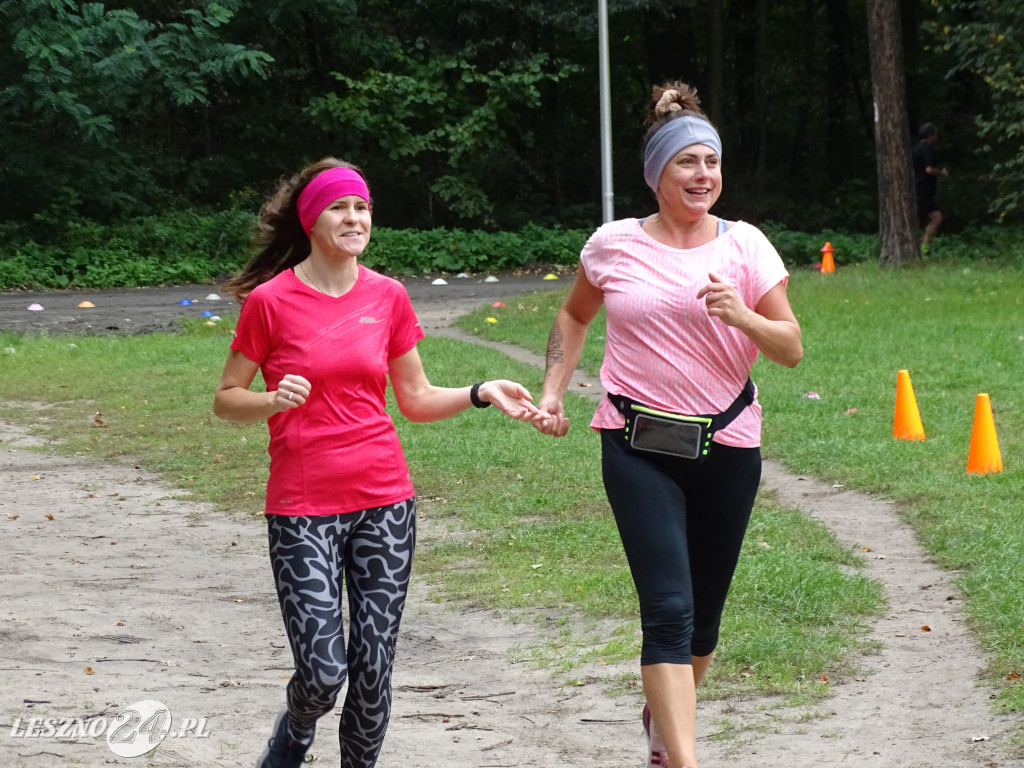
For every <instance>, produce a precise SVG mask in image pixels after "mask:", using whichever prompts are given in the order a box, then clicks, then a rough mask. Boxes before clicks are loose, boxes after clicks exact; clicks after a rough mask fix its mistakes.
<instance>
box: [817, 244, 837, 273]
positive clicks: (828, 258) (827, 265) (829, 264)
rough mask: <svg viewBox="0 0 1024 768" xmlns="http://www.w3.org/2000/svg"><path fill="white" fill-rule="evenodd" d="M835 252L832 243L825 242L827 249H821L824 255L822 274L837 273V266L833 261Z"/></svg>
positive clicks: (822, 258)
mask: <svg viewBox="0 0 1024 768" xmlns="http://www.w3.org/2000/svg"><path fill="white" fill-rule="evenodd" d="M833 250H835V249H834V248H832V243H830V242H827V241H826V242H825V247H824V248H822V249H821V252H822V253H823V254H824V255H823V256H822V257H821V273H822V274H825V273H826V272H835V271H836V264H835V262H834V261H833V260H832V252H833Z"/></svg>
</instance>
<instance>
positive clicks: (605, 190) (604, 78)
mask: <svg viewBox="0 0 1024 768" xmlns="http://www.w3.org/2000/svg"><path fill="white" fill-rule="evenodd" d="M597 37H598V47H599V57H598V58H599V69H600V71H601V78H600V82H601V213H602V214H603V216H604V222H605V223H606V224H607V223H608V222H609V221H612V220H613V219H614V218H615V212H614V194H613V192H612V116H611V115H612V111H611V86H610V84H609V75H608V58H609V57H608V0H597Z"/></svg>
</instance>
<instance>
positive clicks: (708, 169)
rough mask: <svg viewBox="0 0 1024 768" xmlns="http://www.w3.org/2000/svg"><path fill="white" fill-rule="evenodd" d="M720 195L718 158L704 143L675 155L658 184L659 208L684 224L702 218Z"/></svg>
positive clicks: (720, 166) (719, 162)
mask: <svg viewBox="0 0 1024 768" xmlns="http://www.w3.org/2000/svg"><path fill="white" fill-rule="evenodd" d="M721 194H722V163H721V159H720V158H719V157H718V153H717V152H716V151H715V150H713V149H712V148H711V147H709V146H706V145H704V144H691V145H690V146H688V147H684V148H683V149H681V150H680V151H679V152H677V153H676V154H675V156H674V157H673V158H672V159H671V160H670V161H669V163H668V165H666V166H665V170H664V171H663V172H662V174H661V181H660V182H659V183H658V201H659V203H660V204H661V209H662V210H663V211H665V213H667V214H670V215H672V216H674V217H677V218H680V219H681V220H683V221H695V220H697V219H699V218H700V217H701V216H703V215H705V214H706V213H707V212H708V211H709V210H711V206H713V205H714V204H715V202H716V201H717V200H718V196H719V195H721Z"/></svg>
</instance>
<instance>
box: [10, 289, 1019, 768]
mask: <svg viewBox="0 0 1024 768" xmlns="http://www.w3.org/2000/svg"><path fill="white" fill-rule="evenodd" d="M535 279H536V278H535V277H533V278H529V279H527V280H523V281H521V282H519V283H515V284H514V285H513V283H514V281H511V280H509V281H507V282H505V283H504V285H494V284H491V285H487V286H486V287H484V286H482V285H473V286H470V285H465V286H456V287H451V286H449V287H441V288H440V289H439V290H437V291H433V292H432V291H429V290H427V289H426V287H425V286H426V283H425V282H424V281H420V282H423V285H421V284H420V283H416V284H413V285H410V293H411V294H412V295H413V298H414V303H415V304H416V307H417V311H418V312H419V314H420V316H421V320H422V321H423V325H424V327H425V328H426V329H427V331H428V333H435V334H444V335H453V336H456V337H459V336H460V334H458V332H456V331H454V330H452V329H450V328H448V323H449V321H450V320H451V318H452V317H454V316H456V315H457V314H459V313H461V312H462V311H465V310H466V309H467V308H468V307H469V306H472V305H474V304H478V303H480V302H481V300H486V299H490V298H493V297H498V296H501V295H503V292H504V293H507V294H511V293H516V292H521V291H522V290H531V289H532V288H531V287H530V285H531V284H532V283H531V281H534V280H535ZM537 287H544V288H547V287H550V284H537ZM449 288H450V289H451V290H449ZM168 290H169V293H168V298H170V297H173V295H175V294H176V293H177V292H180V291H181V289H168ZM459 291H461V292H462V293H461V294H460V293H459ZM196 292H197V293H198V291H196ZM467 293H470V294H472V295H469V296H467V295H463V294H467ZM203 295H206V294H203ZM67 296H68V295H64V297H63V298H64V299H67ZM23 298H24V295H15V296H14V297H13V298H12V296H11V295H5V296H2V297H0V328H5V327H10V325H9V324H7V323H6V322H5V314H4V313H5V311H10V312H11V313H12V314H14V309H15V308H16V307H15V304H17V303H18V302H19V301H20V300H21V299H23ZM58 298H60V297H50V298H49V299H48V301H50V302H51V306H56V305H55V304H53V302H54V301H56V300H57V299H58ZM72 298H79V297H77V296H76V297H72ZM199 298H200V299H201V298H202V296H200V297H199ZM67 300H68V301H70V299H67ZM115 301H116V299H115ZM74 303H77V302H74ZM151 303H152V302H151ZM5 306H7V307H8V309H7V310H5ZM161 306H164V307H165V306H166V305H163V304H161ZM120 309H122V310H125V311H127V310H128V308H126V307H120ZM22 311H24V310H23V309H22ZM172 311H173V312H178V311H179V310H177V309H174V310H172ZM165 312H166V309H165ZM67 314H68V316H69V317H70V316H73V315H74V314H75V313H74V311H72V310H71V309H69V310H68V312H67ZM128 314H131V313H130V312H128V313H127V314H126V315H125V316H126V319H127V317H128ZM51 317H52V316H51ZM67 322H68V323H81V322H82V321H81V320H80V319H79V320H74V319H72V320H69V321H67ZM89 322H93V321H92V320H90V321H89ZM97 322H105V321H104V320H101V319H100V320H97ZM106 322H110V323H111V324H113V323H112V322H111V321H109V320H107V321H106ZM122 322H123V321H122ZM161 322H164V320H161V319H159V318H156V319H151V320H150V319H133V320H132V323H133V325H132V327H133V328H135V329H138V328H139V327H140V326H141V325H144V324H146V323H151V324H156V325H153V329H156V327H157V326H158V325H159V324H160V323H161ZM58 325H59V324H58ZM59 329H60V330H67V329H68V328H66V327H65V328H59ZM54 330H58V328H56V327H55V328H54ZM494 346H497V347H498V348H500V349H502V351H505V352H507V353H511V354H512V355H513V356H514V357H517V358H519V359H522V360H525V361H527V362H532V363H537V362H538V358H537V356H534V355H530V354H528V353H525V352H523V351H521V350H515V349H512V348H510V347H508V346H507V345H500V344H499V345H494ZM584 381H585V383H589V384H591V385H595V384H597V382H593V381H589V380H584ZM598 387H599V384H597V386H591V387H586V388H581V391H582V390H585V392H586V393H587V394H588V395H597V396H599V395H600V392H599V389H598ZM35 416H36V415H35V414H33V413H32V412H26V417H25V419H24V421H23V423H21V424H0V440H2V442H0V489H2V491H0V524H3V525H4V526H5V533H6V536H5V544H6V547H5V557H3V558H2V559H0V574H2V579H0V615H2V616H3V619H4V621H3V623H2V624H0V672H2V674H3V680H4V684H3V685H2V686H0V767H2V768H7V767H8V766H10V767H12V768H14V767H16V766H29V767H32V768H34V767H35V766H66V765H75V766H107V765H152V766H157V767H159V766H177V767H179V768H192V767H197V768H198V767H199V766H248V765H252V764H253V762H254V761H255V758H256V756H257V755H258V754H259V752H260V750H261V749H262V745H263V742H264V739H265V738H266V735H267V730H268V728H269V724H270V721H271V720H272V717H273V714H274V713H275V712H276V711H277V710H278V709H279V708H280V706H281V704H282V700H283V699H282V691H283V687H284V678H286V676H287V675H288V674H289V671H290V658H289V655H288V653H287V651H286V648H285V646H284V642H283V633H282V631H281V627H280V616H279V613H278V609H277V605H276V600H275V597H274V595H273V591H272V589H271V586H270V584H271V582H270V574H269V567H268V564H267V558H266V554H265V538H264V529H263V527H262V526H261V525H260V524H258V523H254V522H253V521H251V520H234V519H231V518H230V517H229V516H228V515H226V514H225V513H223V512H222V511H220V510H218V509H215V508H212V507H210V506H209V505H205V504H199V503H195V502H191V501H188V500H187V499H186V500H181V499H175V498H172V494H173V493H174V492H172V491H169V490H168V489H166V488H163V487H161V486H160V484H159V483H158V481H157V478H155V477H152V476H150V475H147V474H145V473H143V472H140V471H137V470H133V469H131V468H129V467H122V466H111V465H105V464H100V463H96V462H93V461H91V460H89V459H85V458H81V457H69V456H63V455H60V454H58V453H56V452H54V451H52V450H51V449H50V448H48V447H47V446H46V445H44V444H41V443H40V442H39V440H38V439H36V438H33V437H31V436H29V435H28V433H27V430H26V429H25V427H24V426H23V424H24V425H28V424H31V423H32V421H33V419H34V418H35ZM765 487H766V488H769V489H774V490H775V492H777V493H778V495H779V499H780V500H781V501H782V502H783V503H785V504H788V505H792V506H796V507H799V508H801V509H804V510H805V511H807V512H808V513H810V514H812V515H814V516H815V517H817V518H819V519H821V520H822V521H824V522H825V523H826V524H827V525H829V526H830V527H831V528H832V529H833V530H835V531H836V533H837V535H838V536H839V537H840V538H841V539H842V540H843V541H844V542H845V543H847V544H848V545H849V546H851V547H856V548H858V549H859V548H861V547H868V548H869V549H870V550H871V551H870V552H868V553H866V554H865V557H866V558H868V559H867V573H868V575H869V576H871V577H873V578H877V579H879V580H880V581H881V582H882V583H883V584H884V585H885V588H886V591H887V594H888V597H889V606H888V611H887V613H886V615H885V617H883V618H882V619H881V620H880V621H879V622H878V623H877V625H876V627H875V628H874V635H875V638H876V639H877V640H878V641H879V643H880V652H879V654H878V655H877V656H872V657H869V658H866V659H865V660H864V667H865V673H864V675H863V676H862V677H860V678H858V679H856V680H848V681H845V680H844V681H838V683H837V684H836V686H835V692H834V695H833V696H832V698H830V699H828V700H827V701H825V702H821V703H819V704H818V705H817V706H814V707H810V708H806V709H805V708H786V707H781V706H779V705H778V702H772V701H765V700H762V699H756V698H751V699H748V700H741V701H730V702H726V703H716V702H711V703H708V704H706V705H702V706H701V713H700V733H701V744H702V746H701V755H702V762H701V764H702V766H704V768H725V766H748V765H749V766H755V765H756V766H769V767H774V766H778V767H779V768H782V767H783V766H785V767H786V768H791V767H792V766H808V767H810V766H815V767H817V766H831V765H836V766H840V765H842V766H880V767H884V768H916V767H917V766H921V768H924V767H925V766H928V767H929V768H932V767H933V766H934V767H935V768H938V767H940V766H957V767H960V766H979V767H980V766H993V765H998V766H1019V765H1024V762H1022V761H1021V759H1020V757H1019V754H1018V756H1017V757H1013V756H1012V753H1011V751H1010V746H1009V744H1008V741H1007V737H1008V733H1009V730H1010V728H1011V727H1013V726H1014V725H1019V721H1013V720H1011V719H1009V718H997V717H994V716H993V715H992V714H991V712H990V709H989V703H990V702H989V698H990V695H991V692H990V691H989V690H988V689H986V688H983V687H979V685H978V683H977V680H978V673H979V670H980V668H981V665H982V661H981V655H980V652H979V649H978V648H977V647H976V645H975V644H974V642H973V641H972V640H971V638H970V636H969V635H968V633H967V632H966V629H965V627H964V624H963V620H962V614H961V604H960V601H959V599H958V597H957V595H956V590H955V589H954V588H953V587H952V586H951V584H950V575H949V574H948V573H944V572H942V571H939V570H938V569H936V568H935V567H934V566H933V565H931V564H930V563H929V562H928V560H927V558H926V557H925V555H924V554H923V552H922V551H921V550H920V548H919V547H917V545H916V543H915V542H914V539H913V536H912V534H911V533H910V531H909V529H907V528H906V527H905V526H903V525H902V524H901V522H900V521H899V519H898V516H897V514H896V512H895V510H894V509H893V507H892V505H890V504H887V503H886V502H885V501H884V500H880V499H874V498H870V497H865V496H863V495H859V494H854V493H850V492H846V491H843V490H842V489H836V488H831V487H828V486H825V485H822V484H821V483H818V482H816V481H814V480H811V479H803V478H796V477H792V476H790V475H787V474H786V473H785V472H783V471H782V470H781V469H780V468H779V467H778V466H776V465H774V464H768V465H767V467H766V477H765ZM421 511H422V513H423V518H424V522H423V526H422V531H423V533H424V534H425V535H424V537H423V539H422V541H423V542H424V545H426V546H429V539H430V537H431V535H433V530H434V529H433V527H432V522H431V510H430V507H429V504H425V505H424V506H423V508H422V510H421ZM409 604H410V607H409V609H408V611H407V614H406V619H405V622H404V624H403V636H402V640H401V643H400V646H399V661H398V665H397V668H396V675H395V709H394V716H393V720H392V726H391V729H390V731H389V734H388V739H387V742H386V744H385V751H384V754H383V756H382V758H381V760H380V763H379V765H380V768H398V766H406V765H423V766H439V767H440V766H445V767H446V768H499V767H500V768H506V767H507V768H513V767H516V768H534V767H536V768H570V767H571V768H577V767H578V768H584V767H586V768H590V767H591V766H609V767H611V766H616V767H621V766H627V767H634V768H635V767H636V766H640V765H642V764H643V739H642V735H641V730H640V724H639V716H638V715H639V698H638V697H635V696H627V697H623V698H618V699H611V698H608V697H607V696H606V695H604V693H603V692H602V690H601V686H600V685H599V684H597V682H596V681H597V680H598V679H599V678H600V677H602V676H605V675H614V674H615V673H617V672H620V671H624V670H628V671H633V668H632V665H629V666H627V667H625V668H623V669H614V668H609V667H601V668H600V669H583V670H580V671H579V672H578V673H577V674H576V677H577V678H580V679H581V681H582V682H584V683H585V684H583V685H576V684H568V685H567V684H563V683H560V682H559V681H556V680H553V679H552V678H551V676H550V674H549V673H548V672H546V671H544V670H537V669H533V668H531V667H530V666H528V665H527V664H523V663H515V662H514V661H512V660H511V659H512V658H513V657H514V655H513V654H512V651H513V650H514V649H515V648H517V647H524V648H525V647H529V646H530V645H531V644H532V643H535V642H540V641H542V640H543V638H544V633H543V630H542V629H541V628H539V627H538V626H536V625H534V624H533V623H531V622H518V623H517V622H515V621H514V617H512V616H508V615H501V614H499V613H498V612H478V613H469V614H463V613H457V612H454V611H450V610H447V609H446V608H445V607H444V606H439V605H437V604H435V603H432V602H429V601H428V600H427V599H426V588H425V586H424V585H423V584H421V583H416V584H415V585H414V588H413V591H412V594H411V596H410V601H409ZM925 625H927V626H929V627H930V628H931V631H930V632H923V631H922V629H921V627H922V626H925ZM144 700H156V701H159V702H160V703H162V704H163V705H165V706H166V707H167V708H168V709H169V711H170V713H171V716H172V721H171V734H170V735H169V736H168V737H167V738H166V739H165V740H163V742H162V744H161V746H160V747H159V748H158V749H157V751H156V753H155V755H154V756H153V757H150V758H146V757H140V758H129V757H119V756H117V755H116V754H114V752H112V751H111V749H109V748H108V746H107V744H106V743H105V741H104V740H103V739H102V738H96V737H94V736H90V735H88V729H89V728H90V727H92V728H93V729H94V732H95V729H96V728H98V727H99V725H101V724H102V723H100V722H99V721H100V720H101V719H104V720H106V721H107V722H108V723H109V722H112V721H113V719H114V718H115V717H116V716H117V715H118V714H119V713H121V712H122V711H123V710H125V709H126V708H128V707H129V706H130V705H133V704H135V703H136V702H140V701H144ZM33 718H35V719H36V720H37V722H36V723H35V724H34V725H33V723H32V719H33ZM46 718H51V719H52V720H51V722H53V724H54V726H55V727H64V728H67V729H68V730H69V731H70V735H69V737H67V738H63V739H59V738H56V737H52V736H50V737H46V736H39V737H36V738H27V737H26V732H27V731H29V732H30V731H31V729H32V728H33V727H34V728H35V729H36V730H37V732H38V731H39V730H43V732H44V734H45V729H46V723H45V719H46ZM186 719H191V720H192V721H195V722H193V723H191V724H188V725H190V726H191V727H190V728H189V730H188V732H187V733H184V734H181V733H179V732H180V731H181V730H182V728H183V726H184V725H186V723H185V720H186ZM204 719H205V722H200V721H204ZM336 724H337V719H336V717H335V716H333V715H332V716H330V717H328V718H325V720H324V721H323V722H321V724H320V728H319V732H318V739H317V743H316V745H315V747H314V749H313V753H314V754H315V755H316V756H317V758H318V761H317V762H318V763H319V764H322V765H325V766H331V765H337V764H338V760H339V758H338V747H337V744H336V738H335V737H334V735H333V733H332V732H333V731H334V730H335V726H336ZM726 724H731V725H737V726H739V729H738V735H737V736H735V737H734V738H731V739H727V740H718V739H715V738H713V736H714V735H715V734H717V733H718V732H720V731H722V730H723V729H725V728H726V727H727V726H726ZM196 731H199V732H200V733H201V734H207V735H205V736H202V737H201V736H199V735H197V733H196ZM983 737H984V738H983ZM141 738H143V737H142V736H140V739H141ZM145 738H150V739H152V738H155V737H151V736H149V735H148V734H146V735H145ZM976 739H977V740H976Z"/></svg>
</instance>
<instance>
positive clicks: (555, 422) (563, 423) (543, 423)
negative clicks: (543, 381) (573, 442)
mask: <svg viewBox="0 0 1024 768" xmlns="http://www.w3.org/2000/svg"><path fill="white" fill-rule="evenodd" d="M537 410H538V411H541V412H542V413H546V414H548V417H547V418H546V419H538V420H537V421H534V422H533V426H535V427H536V428H537V430H538V431H539V432H541V433H542V434H545V435H551V436H552V437H565V434H566V432H568V431H569V419H567V418H566V416H565V408H564V407H563V406H562V398H560V397H554V396H550V395H545V396H544V397H542V398H541V399H540V402H539V403H537Z"/></svg>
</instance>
